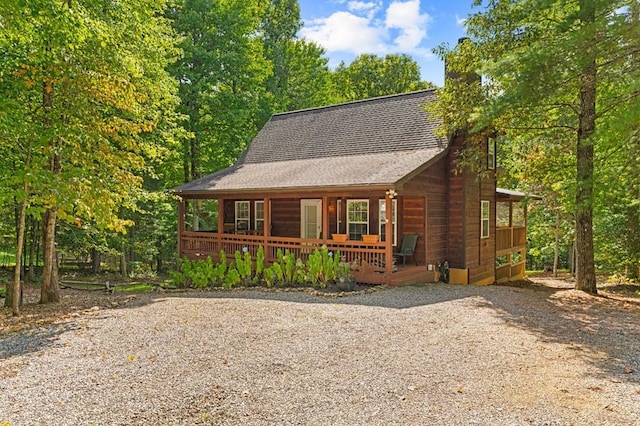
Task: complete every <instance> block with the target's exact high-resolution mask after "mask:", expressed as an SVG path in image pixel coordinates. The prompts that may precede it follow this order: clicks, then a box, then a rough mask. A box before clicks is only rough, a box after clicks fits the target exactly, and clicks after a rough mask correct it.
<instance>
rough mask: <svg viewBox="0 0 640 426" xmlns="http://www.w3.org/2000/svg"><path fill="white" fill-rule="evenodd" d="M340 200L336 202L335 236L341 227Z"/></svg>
mask: <svg viewBox="0 0 640 426" xmlns="http://www.w3.org/2000/svg"><path fill="white" fill-rule="evenodd" d="M341 216H342V200H338V201H337V202H336V234H339V233H340V228H342V227H341V226H340V225H342V217H341Z"/></svg>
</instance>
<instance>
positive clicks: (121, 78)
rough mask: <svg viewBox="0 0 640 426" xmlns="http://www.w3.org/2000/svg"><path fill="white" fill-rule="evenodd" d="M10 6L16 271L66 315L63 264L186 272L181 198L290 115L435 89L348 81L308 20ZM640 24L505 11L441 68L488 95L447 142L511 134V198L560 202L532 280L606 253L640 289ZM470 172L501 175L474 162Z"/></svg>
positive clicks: (529, 0) (369, 64)
mask: <svg viewBox="0 0 640 426" xmlns="http://www.w3.org/2000/svg"><path fill="white" fill-rule="evenodd" d="M5 3H6V5H5V6H4V7H3V10H2V11H0V51H1V52H2V53H1V54H0V200H1V203H0V217H1V218H2V220H0V264H2V266H6V267H12V266H13V265H16V264H18V266H20V267H19V268H17V269H16V270H17V272H18V273H20V274H21V275H22V277H23V278H25V279H27V280H29V281H41V282H42V287H43V292H42V301H43V302H48V301H55V300H56V299H57V298H58V297H59V296H58V295H57V268H56V265H57V261H56V256H57V260H63V259H74V261H78V262H80V263H82V264H85V263H86V264H88V266H87V268H90V269H91V270H92V272H93V273H99V272H100V271H101V270H103V269H105V268H110V269H116V270H118V271H120V273H122V274H123V275H125V276H135V275H154V274H156V273H158V272H163V271H165V270H166V269H170V268H173V267H174V266H175V261H176V258H175V257H176V246H177V244H176V224H177V218H176V213H177V211H176V210H177V209H176V203H175V200H174V199H173V198H172V196H171V195H169V193H168V191H169V190H170V189H171V188H174V187H176V186H179V185H180V184H182V183H184V182H188V181H191V180H194V179H197V178H199V177H201V176H204V175H206V174H209V173H212V172H215V171H217V170H220V169H223V168H226V167H229V166H230V165H232V164H233V162H234V161H235V160H236V159H237V158H238V157H239V155H241V153H242V152H243V151H244V150H245V149H246V147H247V145H248V144H249V143H250V141H251V140H252V138H253V137H254V136H255V134H256V133H257V132H258V130H259V129H260V128H261V127H262V126H263V125H264V123H265V122H266V121H267V120H268V119H269V117H270V116H271V115H272V114H273V113H277V112H283V111H291V110H297V109H304V108H312V107H317V106H323V105H329V104H335V103H340V102H347V101H354V100H359V99H366V98H370V97H375V96H381V95H389V94H395V93H402V92H408V91H413V90H419V89H426V88H432V87H434V86H433V85H432V84H431V83H429V82H425V81H421V80H420V69H419V67H418V65H417V63H416V62H415V61H414V60H413V59H412V58H411V57H410V56H409V55H403V54H390V55H387V56H385V57H379V56H376V55H372V54H364V55H361V56H359V57H357V58H356V59H355V60H354V61H353V62H352V63H350V64H345V63H341V64H340V65H339V66H338V67H337V68H335V69H333V70H332V69H330V68H329V66H328V58H327V56H326V54H325V51H324V50H323V49H322V47H320V46H319V45H317V44H315V43H313V42H310V41H308V40H305V39H303V38H300V37H299V36H298V34H299V32H300V29H301V26H302V22H301V20H300V11H299V5H298V2H297V0H270V1H261V0H213V1H207V0H175V1H174V0H127V1H122V2H105V1H103V0H83V1H80V0H64V1H48V0H28V1H25V0H9V1H7V2H5ZM477 3H478V4H481V3H482V2H480V1H478V2H477ZM639 10H640V7H639V6H638V2H637V1H635V0H615V1H610V0H607V1H604V0H593V1H592V0H570V1H554V0H524V1H518V2H515V1H514V2H510V1H505V2H489V3H488V4H486V7H485V9H483V10H482V11H481V12H478V13H476V14H475V15H473V16H471V17H469V19H468V20H467V22H466V24H465V25H466V28H467V31H468V33H469V35H470V37H471V41H470V42H469V43H463V44H461V45H459V46H455V47H452V48H449V47H448V46H442V47H441V48H440V49H438V52H437V53H438V54H439V55H440V56H441V57H442V58H446V59H447V61H448V63H449V64H450V65H449V66H450V67H451V69H452V70H455V71H457V72H461V73H478V74H482V75H483V76H484V77H485V82H486V83H485V84H483V85H482V86H480V87H478V88H473V87H469V86H466V85H464V87H463V85H452V86H451V87H449V88H447V89H442V90H440V93H441V96H440V99H441V102H439V104H438V105H436V106H434V108H433V109H432V110H431V113H433V114H438V115H440V116H441V117H443V118H444V119H445V126H443V129H442V131H443V132H444V133H450V132H452V131H453V130H454V129H460V128H464V129H467V130H469V131H471V132H477V134H479V135H481V134H482V131H481V130H480V129H486V128H488V127H490V128H493V129H497V130H498V131H499V132H500V143H499V144H498V162H499V166H500V171H501V172H500V174H499V176H498V184H499V186H502V187H506V188H511V189H518V190H521V191H525V192H530V193H535V194H538V195H540V196H542V198H543V199H542V201H538V202H536V203H534V205H532V206H530V210H529V217H528V219H529V222H528V225H529V229H528V237H529V241H528V252H527V268H528V269H543V268H547V267H551V266H553V265H554V264H555V265H556V266H557V267H565V268H568V267H572V266H574V265H575V263H576V262H572V261H571V260H572V259H573V258H574V254H576V253H585V252H589V251H590V252H591V253H592V260H590V262H591V265H592V267H593V270H594V272H595V273H603V274H605V273H606V274H610V273H619V274H625V275H627V276H628V277H630V278H631V279H637V278H638V265H640V209H639V204H640V186H639V183H640V177H639V176H638V173H637V164H638V159H639V158H640V146H639V140H638V131H639V127H640V126H639V124H638V123H640V106H639V104H640V103H639V102H638V96H639V93H640V83H639V82H640V76H639V75H638V74H639V68H640V66H639V65H638V63H639V62H640V61H638V54H639V53H640V47H639V43H640V42H639V40H640V33H639V29H638V27H639V26H640V25H639V22H640V21H639V17H638V11H639ZM591 88H593V95H594V96H593V99H592V102H591V100H590V98H588V96H587V95H588V94H590V93H592V92H591V91H590V89H591ZM541 93H543V94H544V96H541V95H540V94H541ZM591 103H592V104H593V108H591V109H590V108H589V105H590V104H591ZM591 110H593V111H591ZM590 111H591V115H592V116H593V117H592V118H593V120H590V119H589V117H587V115H589V113H590ZM587 122H588V123H592V124H593V126H592V128H588V127H584V125H585V123H587ZM588 123H587V124H588ZM585 146H586V151H585ZM589 150H591V151H590V152H591V169H590V170H591V172H590V173H587V174H586V175H585V170H587V171H588V170H589V167H587V168H586V169H585V166H584V165H585V163H584V161H582V160H584V158H585V152H586V153H587V154H588V153H589ZM587 157H588V155H587ZM579 159H582V160H581V161H582V162H581V161H579ZM465 161H466V165H468V166H473V164H479V163H481V159H479V156H478V153H477V151H475V150H474V147H473V146H470V147H469V150H468V152H467V155H465ZM581 165H582V167H581ZM587 166H588V164H587ZM587 216H589V217H590V218H592V223H591V224H590V225H588V226H587V227H588V228H589V229H591V230H592V236H589V235H585V234H584V229H585V226H584V223H585V222H584V221H583V219H585V218H586V217H587ZM577 223H579V224H581V226H576V224H577ZM576 230H578V231H579V232H578V233H576ZM581 230H582V231H581ZM581 232H582V233H581ZM577 234H578V235H577ZM576 238H577V241H576ZM589 241H591V243H592V247H588V243H589ZM585 244H586V245H585ZM587 257H588V256H587ZM585 259H586V260H585ZM585 259H583V260H585V261H587V262H588V261H589V259H588V258H585ZM8 290H9V291H8V292H10V289H9V288H8ZM7 301H9V298H7Z"/></svg>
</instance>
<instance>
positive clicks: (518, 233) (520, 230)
mask: <svg viewBox="0 0 640 426" xmlns="http://www.w3.org/2000/svg"><path fill="white" fill-rule="evenodd" d="M526 235H527V229H526V228H525V227H524V226H518V227H513V228H511V227H500V228H497V229H496V251H497V252H499V251H501V250H507V249H511V248H513V247H522V246H524V245H525V243H526Z"/></svg>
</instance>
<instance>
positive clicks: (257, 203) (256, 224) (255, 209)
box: [253, 200, 264, 234]
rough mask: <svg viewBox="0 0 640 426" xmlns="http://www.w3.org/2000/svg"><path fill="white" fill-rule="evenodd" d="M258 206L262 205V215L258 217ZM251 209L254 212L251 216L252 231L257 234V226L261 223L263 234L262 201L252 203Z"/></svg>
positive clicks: (258, 228)
mask: <svg viewBox="0 0 640 426" xmlns="http://www.w3.org/2000/svg"><path fill="white" fill-rule="evenodd" d="M259 205H262V215H258V211H259V210H258V206H259ZM253 209H254V210H253V211H254V214H253V216H254V217H253V222H254V223H253V226H254V227H253V229H255V230H256V232H258V231H259V230H260V227H259V226H258V224H259V223H260V222H262V232H263V234H264V200H260V201H254V203H253Z"/></svg>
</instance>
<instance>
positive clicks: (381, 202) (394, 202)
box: [378, 198, 398, 246]
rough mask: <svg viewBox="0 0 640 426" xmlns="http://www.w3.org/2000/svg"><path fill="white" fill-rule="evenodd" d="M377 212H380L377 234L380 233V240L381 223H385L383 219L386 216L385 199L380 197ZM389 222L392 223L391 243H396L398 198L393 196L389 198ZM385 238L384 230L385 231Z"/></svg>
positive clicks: (395, 244)
mask: <svg viewBox="0 0 640 426" xmlns="http://www.w3.org/2000/svg"><path fill="white" fill-rule="evenodd" d="M378 205H379V208H378V212H379V214H380V220H379V221H378V222H379V223H378V235H380V240H381V241H382V225H385V224H386V223H385V221H386V219H387V216H386V214H385V210H386V208H387V200H385V199H381V200H379V201H378ZM391 224H392V225H393V245H394V246H397V245H398V200H396V199H395V198H394V199H393V200H391ZM385 238H386V232H385Z"/></svg>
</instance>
